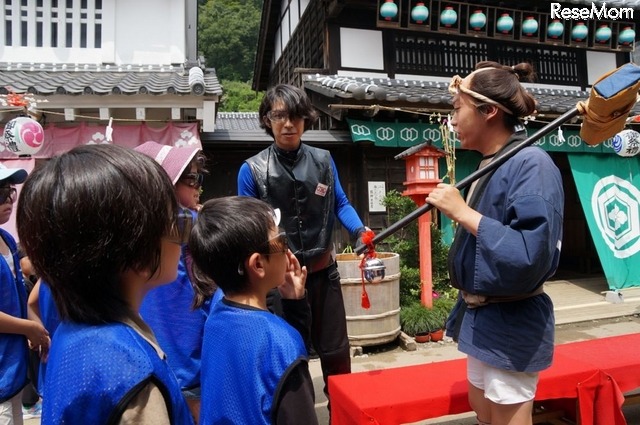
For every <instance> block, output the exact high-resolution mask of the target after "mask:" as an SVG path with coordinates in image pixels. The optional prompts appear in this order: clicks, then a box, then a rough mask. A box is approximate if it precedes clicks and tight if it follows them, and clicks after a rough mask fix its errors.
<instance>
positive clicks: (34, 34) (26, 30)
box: [0, 0, 102, 49]
mask: <svg viewBox="0 0 640 425" xmlns="http://www.w3.org/2000/svg"><path fill="white" fill-rule="evenodd" d="M0 22H1V23H2V24H3V25H2V26H3V27H4V31H3V32H4V34H2V35H3V36H4V45H5V46H12V47H58V48H65V47H67V48H71V47H74V48H96V49H98V48H100V47H101V45H102V0H3V1H2V10H0Z"/></svg>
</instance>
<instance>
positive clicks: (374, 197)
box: [368, 182, 387, 212]
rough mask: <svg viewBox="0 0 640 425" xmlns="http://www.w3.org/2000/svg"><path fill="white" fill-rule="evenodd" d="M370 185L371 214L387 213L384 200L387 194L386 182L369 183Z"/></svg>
mask: <svg viewBox="0 0 640 425" xmlns="http://www.w3.org/2000/svg"><path fill="white" fill-rule="evenodd" d="M368 184H369V212H386V211H387V208H386V207H385V206H384V205H383V204H382V199H383V198H384V196H385V195H386V194H387V191H386V189H385V184H384V182H368Z"/></svg>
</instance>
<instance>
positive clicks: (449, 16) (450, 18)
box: [440, 6, 458, 27]
mask: <svg viewBox="0 0 640 425" xmlns="http://www.w3.org/2000/svg"><path fill="white" fill-rule="evenodd" d="M457 21H458V13H457V12H456V11H455V10H453V7H451V6H447V7H445V8H444V10H443V11H442V13H441V14H440V23H441V24H442V25H444V26H445V27H450V26H453V25H455V23H456V22H457Z"/></svg>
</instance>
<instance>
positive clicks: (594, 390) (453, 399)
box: [329, 334, 640, 425]
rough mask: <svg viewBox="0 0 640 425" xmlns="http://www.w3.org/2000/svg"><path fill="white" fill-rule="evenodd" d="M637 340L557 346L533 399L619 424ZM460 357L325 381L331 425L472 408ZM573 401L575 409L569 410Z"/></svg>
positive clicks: (585, 421)
mask: <svg viewBox="0 0 640 425" xmlns="http://www.w3.org/2000/svg"><path fill="white" fill-rule="evenodd" d="M638 347H640V335H636V334H633V335H623V336H616V337H609V338H599V339H594V340H590V341H582V342H574V343H569V344H562V345H558V346H556V350H555V353H554V360H553V364H552V366H551V367H550V368H549V369H547V370H545V371H543V372H542V373H541V374H540V381H539V383H538V391H537V393H536V400H537V401H556V402H559V403H560V404H562V406H563V407H565V409H566V412H567V413H568V415H569V416H575V414H574V412H575V410H576V406H577V409H578V411H579V421H580V424H582V425H621V424H626V422H625V420H624V417H623V416H622V411H621V406H622V403H623V402H624V395H623V393H624V392H628V391H631V390H633V389H636V388H639V387H640V357H639V356H638V352H637V350H638ZM467 385H468V384H467V380H466V359H457V360H449V361H444V362H435V363H426V364H422V365H415V366H407V367H400V368H391V369H381V370H374V371H367V372H358V373H352V374H349V375H339V376H332V377H330V378H329V393H330V395H331V396H330V397H331V423H332V424H333V425H348V424H367V425H372V424H380V425H392V424H402V423H408V422H416V421H420V420H425V419H429V418H436V417H440V416H445V415H452V414H457V413H464V412H468V411H470V410H471V408H470V407H469V402H468V400H467ZM576 402H577V404H576Z"/></svg>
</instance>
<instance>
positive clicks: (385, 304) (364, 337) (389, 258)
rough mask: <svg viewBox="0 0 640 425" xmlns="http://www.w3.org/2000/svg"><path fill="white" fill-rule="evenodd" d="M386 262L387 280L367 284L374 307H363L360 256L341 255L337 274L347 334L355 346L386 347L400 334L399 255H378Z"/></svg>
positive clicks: (385, 253)
mask: <svg viewBox="0 0 640 425" xmlns="http://www.w3.org/2000/svg"><path fill="white" fill-rule="evenodd" d="M377 256H378V258H380V259H381V260H382V262H383V263H384V265H385V267H386V270H385V277H384V279H383V280H382V281H381V282H378V283H368V282H366V283H365V285H366V286H365V288H366V290H367V294H368V296H369V301H370V303H371V307H370V308H368V309H365V308H362V278H361V276H360V258H358V255H357V254H338V255H337V256H336V260H337V261H338V272H339V273H340V283H341V287H342V296H343V298H344V308H345V312H346V315H347V334H348V335H349V344H350V345H351V346H352V347H362V346H370V345H379V344H385V343H388V342H391V341H393V340H395V339H396V338H397V337H398V335H400V256H399V255H398V254H396V253H391V252H378V253H377Z"/></svg>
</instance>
